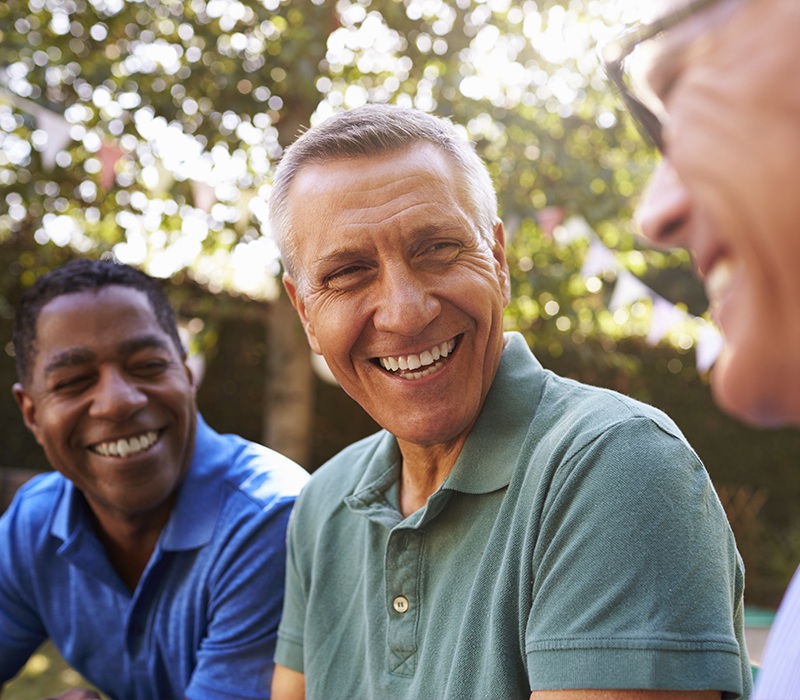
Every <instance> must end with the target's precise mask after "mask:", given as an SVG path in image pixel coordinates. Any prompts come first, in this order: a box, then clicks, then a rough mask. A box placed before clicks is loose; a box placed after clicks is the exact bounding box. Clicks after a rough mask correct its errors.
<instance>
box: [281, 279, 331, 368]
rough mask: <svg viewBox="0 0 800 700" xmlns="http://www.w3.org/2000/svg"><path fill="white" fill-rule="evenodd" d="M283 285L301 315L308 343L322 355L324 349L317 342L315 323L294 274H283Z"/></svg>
mask: <svg viewBox="0 0 800 700" xmlns="http://www.w3.org/2000/svg"><path fill="white" fill-rule="evenodd" d="M283 287H284V289H286V293H287V294H288V295H289V299H291V300H292V306H294V308H295V311H297V315H298V316H299V317H300V322H301V323H302V324H303V329H304V330H305V332H306V338H308V344H309V345H310V346H311V349H312V350H313V351H314V352H315V353H317V355H321V354H322V351H321V350H320V347H319V343H318V342H317V336H316V335H315V334H314V325H313V324H312V323H311V321H310V320H309V318H308V315H307V314H306V305H305V301H304V300H303V295H302V294H300V292H299V291H298V289H297V285H296V284H295V282H294V279H292V276H291V275H290V274H289V273H288V272H287V273H284V275H283Z"/></svg>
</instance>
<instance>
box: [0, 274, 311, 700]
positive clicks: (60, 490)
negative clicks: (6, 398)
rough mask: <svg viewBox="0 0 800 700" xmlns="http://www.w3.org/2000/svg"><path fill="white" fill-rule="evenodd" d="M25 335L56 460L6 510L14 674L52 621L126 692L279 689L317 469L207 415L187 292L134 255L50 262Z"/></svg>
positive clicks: (38, 425)
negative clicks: (298, 516)
mask: <svg viewBox="0 0 800 700" xmlns="http://www.w3.org/2000/svg"><path fill="white" fill-rule="evenodd" d="M14 349H15V354H16V363H17V372H18V377H19V383H18V384H16V385H15V386H14V396H15V398H16V400H17V402H18V404H19V406H20V409H21V411H22V416H23V419H24V421H25V424H26V425H27V427H28V428H29V429H30V430H31V431H32V433H33V434H34V436H35V437H36V440H37V441H38V442H39V444H40V445H41V446H42V448H43V449H44V452H45V455H46V457H47V459H48V461H49V463H50V464H51V466H52V467H53V468H54V469H55V472H53V473H48V474H44V475H42V476H39V477H37V478H35V479H33V480H32V481H31V482H29V483H28V484H27V485H25V486H24V487H23V488H22V489H20V491H19V493H18V494H17V496H16V498H15V500H14V502H13V503H12V504H11V506H10V507H9V509H8V511H7V512H6V513H5V514H4V515H3V516H2V518H0V683H3V682H5V681H7V680H9V679H10V678H12V677H13V676H14V675H15V674H16V673H17V672H18V671H19V670H20V668H21V667H22V666H23V665H24V664H25V662H26V661H27V659H28V658H29V657H30V655H31V654H32V653H33V652H34V651H35V650H36V648H37V647H38V646H39V645H40V644H41V643H42V642H43V641H44V640H45V639H48V638H50V639H51V640H52V641H53V643H54V644H55V646H56V647H57V648H58V649H59V651H60V652H61V654H62V655H63V656H64V658H65V659H66V660H67V661H68V662H69V663H70V664H71V665H72V666H73V667H74V668H75V669H76V670H77V671H79V672H80V673H81V674H82V675H83V676H84V677H85V678H87V679H88V680H89V681H90V682H91V683H93V684H94V685H95V686H96V687H97V688H99V689H101V690H102V691H103V692H104V693H106V694H108V695H110V696H111V697H115V698H124V699H126V700H127V699H132V698H136V699H139V700H144V699H145V698H152V699H153V700H170V699H172V698H182V697H187V698H190V699H191V700H198V699H200V698H226V699H231V698H243V699H244V698H266V697H268V696H269V687H270V682H271V676H272V666H273V662H272V655H273V650H274V646H275V639H276V633H277V627H278V620H279V615H280V611H281V605H282V599H283V579H284V571H285V564H284V560H285V530H286V525H287V522H288V519H289V513H290V511H291V508H292V505H293V503H294V499H295V496H296V495H297V493H298V492H299V490H300V488H301V487H302V486H303V485H304V484H305V482H306V479H307V474H306V473H305V472H304V471H303V470H302V469H301V468H300V467H299V466H297V465H296V464H294V463H293V462H291V461H290V460H288V459H286V458H284V457H282V456H281V455H279V454H277V453H275V452H273V451H271V450H269V449H267V448H265V447H262V446H260V445H255V444H252V443H249V442H247V441H245V440H243V439H242V438H240V437H238V436H234V435H219V434H218V433H216V432H215V431H213V430H212V429H211V428H210V427H209V426H208V425H207V424H206V423H205V422H204V421H203V419H202V417H200V416H199V415H198V413H197V407H196V403H195V383H194V379H193V377H192V373H191V371H190V370H189V368H188V366H187V364H186V354H185V351H184V349H183V346H182V344H181V341H180V338H179V336H178V331H177V327H176V324H175V318H174V315H173V312H172V309H171V308H170V306H169V303H168V302H167V299H166V297H165V296H164V294H163V292H162V290H161V288H160V287H159V285H158V283H157V282H156V281H155V280H153V279H152V278H150V277H148V276H147V275H145V274H144V273H142V272H140V271H138V270H136V269H134V268H131V267H129V266H126V265H121V264H118V263H116V262H113V261H108V260H94V261H90V260H79V261H75V262H73V263H70V264H67V265H65V266H63V267H62V268H59V269H58V270H55V271H53V272H51V273H49V274H46V275H44V276H43V277H41V278H40V279H39V280H38V281H37V282H36V283H35V284H34V285H33V287H32V288H31V289H30V290H29V291H28V292H27V293H26V294H25V295H24V297H23V299H22V302H21V304H20V308H19V310H18V313H17V316H16V320H15V327H14Z"/></svg>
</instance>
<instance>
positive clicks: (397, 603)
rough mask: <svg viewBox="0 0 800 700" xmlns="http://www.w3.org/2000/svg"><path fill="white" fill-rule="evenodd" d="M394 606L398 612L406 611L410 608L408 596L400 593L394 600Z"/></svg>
mask: <svg viewBox="0 0 800 700" xmlns="http://www.w3.org/2000/svg"><path fill="white" fill-rule="evenodd" d="M392 607H393V608H394V609H395V611H396V612H399V613H404V612H406V611H407V610H408V598H406V597H405V596H404V595H399V596H397V598H395V599H394V600H393V601H392Z"/></svg>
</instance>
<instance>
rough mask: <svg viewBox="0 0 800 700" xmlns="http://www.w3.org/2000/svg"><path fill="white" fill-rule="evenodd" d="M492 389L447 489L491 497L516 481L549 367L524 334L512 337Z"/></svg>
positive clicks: (445, 487) (465, 444)
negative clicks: (512, 481) (514, 479)
mask: <svg viewBox="0 0 800 700" xmlns="http://www.w3.org/2000/svg"><path fill="white" fill-rule="evenodd" d="M505 337H506V341H507V342H506V347H505V349H504V350H503V354H502V356H501V357H500V365H499V366H498V368H497V374H496V375H495V378H494V381H493V382H492V386H491V388H490V389H489V393H488V394H487V395H486V400H485V401H484V404H483V409H482V410H481V413H480V415H479V416H478V420H477V421H476V422H475V425H474V426H473V428H472V430H471V431H470V434H469V437H467V441H466V442H465V443H464V447H463V448H462V450H461V454H460V455H459V456H458V459H457V460H456V463H455V465H453V470H452V471H451V472H450V474H449V475H448V476H447V478H446V479H445V480H444V483H443V484H442V489H450V490H453V491H460V492H462V493H471V494H479V493H491V492H493V491H497V490H498V489H501V488H505V487H506V486H508V484H509V483H511V476H512V474H513V473H514V470H515V468H516V466H517V463H518V462H519V459H520V454H519V450H520V445H521V444H522V437H524V436H525V435H526V434H527V433H528V431H529V430H530V427H531V424H532V422H533V417H534V415H535V414H536V408H537V406H538V405H539V400H540V398H541V393H542V386H543V382H544V369H543V368H542V366H541V364H539V361H538V360H537V359H536V358H535V357H534V356H533V353H532V352H531V350H530V348H529V347H528V344H527V343H526V342H525V339H524V338H523V337H522V335H521V334H519V333H515V332H512V333H506V334H505Z"/></svg>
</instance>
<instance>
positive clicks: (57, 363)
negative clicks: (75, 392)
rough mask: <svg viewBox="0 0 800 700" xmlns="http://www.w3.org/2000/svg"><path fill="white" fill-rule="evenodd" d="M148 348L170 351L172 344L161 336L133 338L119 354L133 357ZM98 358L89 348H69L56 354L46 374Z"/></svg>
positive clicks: (48, 365)
mask: <svg viewBox="0 0 800 700" xmlns="http://www.w3.org/2000/svg"><path fill="white" fill-rule="evenodd" d="M148 348H153V349H157V350H164V351H169V349H170V343H169V342H167V341H166V340H165V339H164V338H162V337H161V336H159V335H155V334H152V335H150V334H148V335H142V336H138V337H136V338H131V339H130V340H126V341H124V342H122V343H120V345H119V346H118V350H119V353H120V354H121V355H124V356H127V355H132V354H133V353H135V352H138V351H139V350H146V349H148ZM96 357H97V353H95V352H93V351H91V350H89V349H88V348H84V347H75V348H68V349H67V350H63V351H61V352H59V353H56V354H55V355H54V356H53V357H52V358H51V359H50V362H48V363H47V365H46V366H45V368H44V374H45V376H46V377H47V376H49V375H50V374H52V373H53V372H56V371H58V370H59V369H64V368H68V367H77V366H78V365H82V364H85V363H87V362H91V361H92V360H94V359H95V358H96Z"/></svg>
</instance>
